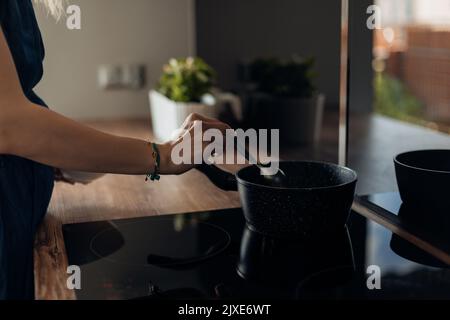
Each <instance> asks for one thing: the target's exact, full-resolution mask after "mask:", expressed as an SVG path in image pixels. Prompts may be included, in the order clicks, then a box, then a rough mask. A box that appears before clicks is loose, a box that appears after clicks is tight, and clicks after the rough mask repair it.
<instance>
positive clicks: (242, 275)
mask: <svg viewBox="0 0 450 320" xmlns="http://www.w3.org/2000/svg"><path fill="white" fill-rule="evenodd" d="M388 200H389V199H388V198H385V200H384V201H386V204H387V202H388ZM390 200H392V198H390ZM391 204H392V203H391ZM380 205H381V204H380ZM63 233H64V240H65V245H66V250H67V254H68V260H69V265H78V266H80V269H81V289H80V290H76V295H77V298H78V299H246V298H276V299H311V298H331V299H349V298H350V299H355V298H356V299H379V298H395V299H403V298H423V299H427V298H442V299H448V298H450V270H449V269H447V268H445V266H444V265H442V264H440V263H439V262H438V261H436V260H435V259H433V258H432V257H430V256H428V255H427V254H425V253H424V252H422V251H421V250H419V249H417V248H416V247H414V246H412V245H411V244H410V243H409V242H407V241H405V240H403V239H402V238H401V237H399V236H397V235H395V234H392V233H391V232H389V231H388V230H387V229H385V228H383V227H382V226H380V225H378V224H376V223H374V222H371V221H369V220H366V219H365V218H364V217H362V216H360V215H358V214H357V213H354V212H352V213H351V215H350V218H349V220H348V223H347V226H346V227H345V228H343V230H342V233H341V234H339V235H333V236H331V235H330V236H329V237H324V238H323V239H321V240H320V241H316V242H314V243H302V242H299V241H298V240H289V239H283V240H280V239H273V238H269V237H267V236H263V235H261V234H259V233H258V232H256V231H254V230H253V229H252V228H251V227H249V226H247V225H246V223H245V220H244V217H243V214H242V211H241V209H227V210H219V211H207V212H197V213H186V214H175V215H164V216H152V217H142V218H135V219H124V220H111V221H98V222H89V223H78V224H67V225H64V226H63ZM377 272H379V280H380V284H381V287H380V288H377V286H375V287H374V286H373V285H370V283H369V282H370V281H372V280H371V279H373V278H370V277H371V276H374V273H377ZM375 276H377V275H375Z"/></svg>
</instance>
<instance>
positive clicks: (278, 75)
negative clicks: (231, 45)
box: [249, 57, 316, 98]
mask: <svg viewBox="0 0 450 320" xmlns="http://www.w3.org/2000/svg"><path fill="white" fill-rule="evenodd" d="M314 63H315V61H314V59H313V58H308V59H302V58H299V57H293V58H290V59H288V60H280V59H278V58H269V59H257V60H255V61H253V62H252V63H251V64H250V66H249V67H250V68H249V71H250V81H251V82H253V83H254V84H256V90H257V91H259V92H263V93H266V94H270V95H273V96H277V97H284V98H310V97H312V96H313V95H314V93H315V91H316V88H315V86H314V84H313V78H314V76H315V74H314V72H313V71H312V69H313V66H314Z"/></svg>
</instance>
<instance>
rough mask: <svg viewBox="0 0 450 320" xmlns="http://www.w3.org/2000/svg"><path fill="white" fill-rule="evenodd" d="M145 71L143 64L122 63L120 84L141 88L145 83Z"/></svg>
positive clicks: (136, 88) (126, 86)
mask: <svg viewBox="0 0 450 320" xmlns="http://www.w3.org/2000/svg"><path fill="white" fill-rule="evenodd" d="M145 71H146V70H145V66H144V65H140V64H129V65H124V66H123V68H122V85H123V86H124V87H125V88H129V89H134V90H138V89H141V88H142V87H143V86H144V85H145Z"/></svg>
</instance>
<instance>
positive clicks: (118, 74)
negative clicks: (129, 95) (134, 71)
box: [97, 65, 123, 90]
mask: <svg viewBox="0 0 450 320" xmlns="http://www.w3.org/2000/svg"><path fill="white" fill-rule="evenodd" d="M97 77H98V85H99V87H100V88H102V89H104V90H108V89H119V88H121V87H122V78H123V72H122V66H120V65H101V66H100V67H99V68H98V74H97Z"/></svg>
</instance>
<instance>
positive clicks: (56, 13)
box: [34, 0, 66, 20]
mask: <svg viewBox="0 0 450 320" xmlns="http://www.w3.org/2000/svg"><path fill="white" fill-rule="evenodd" d="M34 2H35V3H38V4H42V5H43V6H44V7H45V8H46V9H47V10H48V12H49V13H50V14H51V15H52V16H53V17H54V18H55V19H57V20H59V19H60V18H61V17H62V16H63V15H64V13H65V10H64V4H65V2H66V0H34Z"/></svg>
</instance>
